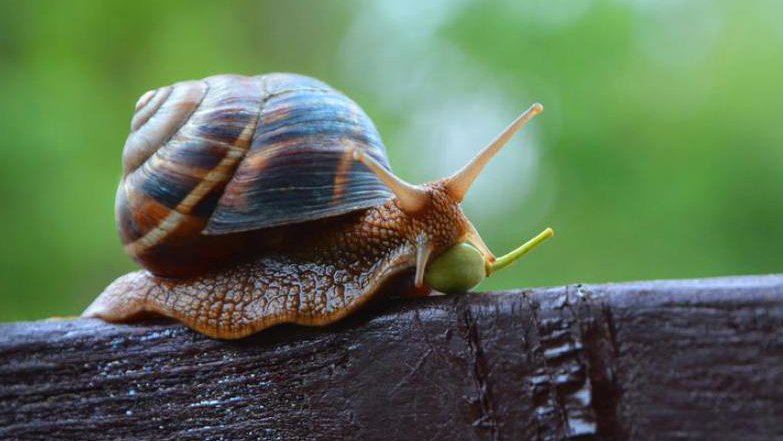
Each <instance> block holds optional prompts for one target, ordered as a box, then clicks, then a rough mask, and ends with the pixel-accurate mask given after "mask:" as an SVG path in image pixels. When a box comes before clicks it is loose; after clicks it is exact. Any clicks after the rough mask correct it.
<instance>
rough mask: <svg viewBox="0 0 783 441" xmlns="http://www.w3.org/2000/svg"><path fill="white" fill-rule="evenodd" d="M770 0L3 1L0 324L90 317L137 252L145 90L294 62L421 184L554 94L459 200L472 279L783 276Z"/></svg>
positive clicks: (776, 31)
mask: <svg viewBox="0 0 783 441" xmlns="http://www.w3.org/2000/svg"><path fill="white" fill-rule="evenodd" d="M781 23H783V3H781V2H778V1H774V0H770V1H747V2H736V1H729V0H726V1H689V2H679V1H658V0H637V1H628V2H624V1H599V0H594V1H591V0H567V1H566V0H561V1H538V2H526V1H521V0H508V1H497V2H481V1H478V0H476V1H471V0H460V1H440V0H439V1H397V0H394V1H392V0H389V1H383V2H381V1H358V0H357V1H342V0H340V1H289V2H279V1H278V2H275V1H263V2H259V1H232V2H207V1H198V2H197V1H187V2H162V1H138V0H136V1H132V2H129V1H89V2H88V1H68V2H64V1H21V0H20V1H5V0H0V231H2V234H3V236H2V239H0V244H2V245H0V246H1V247H2V248H0V320H27V319H37V318H42V317H47V316H50V315H66V314H77V313H79V312H80V311H81V310H82V309H83V308H84V307H85V306H86V305H87V304H88V303H89V302H90V301H91V300H92V299H93V298H94V297H95V296H96V295H97V294H98V293H99V292H100V291H101V289H102V288H103V287H104V286H105V285H106V284H108V283H109V282H110V281H111V280H113V279H114V278H115V277H117V276H119V275H121V274H123V273H124V272H127V271H130V270H133V269H134V268H135V265H134V264H133V263H132V262H131V260H130V259H129V258H127V257H126V256H125V255H124V254H123V252H122V249H121V247H120V244H119V240H118V238H117V235H116V232H115V230H114V218H113V217H114V216H113V200H114V192H115V188H116V184H117V182H118V179H119V173H120V152H121V149H122V145H123V143H124V140H125V137H126V135H127V133H128V130H129V129H128V127H129V122H130V117H131V113H132V109H133V105H134V103H135V102H136V99H137V98H138V97H139V96H140V95H141V94H142V93H143V92H145V91H146V90H148V89H150V88H153V87H157V86H161V85H164V84H168V83H171V82H175V81H179V80H184V79H192V78H200V77H204V76H207V75H212V74H216V73H223V72H235V73H245V74H255V73H263V72H272V71H292V72H299V73H304V74H308V75H312V76H315V77H318V78H320V79H322V80H324V81H326V82H328V83H330V84H332V85H333V86H335V87H337V88H338V89H341V90H342V91H344V92H345V93H346V94H348V95H349V96H351V97H352V98H354V99H355V100H356V101H357V102H358V103H359V104H360V105H362V106H363V107H364V109H365V110H366V111H367V112H368V113H369V115H370V116H371V117H372V118H373V119H374V121H375V122H376V124H377V126H378V128H379V130H380V132H381V133H382V134H383V137H384V140H385V143H386V145H387V148H388V149H389V156H390V160H391V163H392V165H393V167H394V169H395V171H396V172H397V173H398V174H399V175H401V176H402V177H404V178H406V179H408V180H411V181H417V182H418V181H425V180H431V179H435V178H438V177H440V176H443V175H445V174H447V173H450V172H451V171H453V170H454V169H456V168H457V167H459V166H460V165H461V164H462V163H463V162H464V161H466V160H467V159H468V158H469V157H470V156H471V154H472V153H474V152H476V151H477V149H478V148H480V147H481V146H482V145H483V144H484V143H486V142H487V141H489V140H490V139H491V138H492V137H494V136H495V135H496V133H497V132H498V131H499V130H500V129H501V128H503V127H504V126H505V125H506V124H507V123H508V122H509V121H510V120H511V119H512V118H514V117H515V116H516V114H517V113H518V112H519V111H521V110H522V109H523V108H525V107H526V106H528V105H529V104H530V103H532V102H533V101H540V102H542V103H544V105H545V106H546V109H547V110H546V112H545V113H544V114H543V116H542V117H540V118H538V119H536V120H535V121H534V122H533V123H532V124H531V126H529V127H528V128H527V129H525V133H524V134H522V135H520V136H518V137H517V138H516V139H515V140H514V142H513V143H512V145H511V146H510V148H508V149H506V151H504V152H503V153H502V155H501V156H500V157H499V158H498V160H496V161H494V162H493V163H492V164H491V165H490V167H489V169H488V171H487V172H486V173H484V175H483V176H482V177H481V178H480V179H479V181H478V183H477V185H476V187H475V188H474V190H473V191H472V192H471V193H470V195H469V197H468V200H467V201H466V203H465V210H466V212H467V214H468V216H469V217H471V218H472V219H473V220H474V223H475V224H476V225H477V227H478V229H479V230H480V231H481V232H482V234H483V235H484V238H485V240H486V241H487V242H488V244H489V245H490V247H491V248H493V249H494V250H495V251H496V252H497V253H501V252H505V251H506V250H508V249H509V248H511V247H512V246H515V245H516V244H518V243H520V242H521V241H522V240H523V239H524V238H527V237H529V236H531V235H533V234H535V233H537V232H538V231H540V230H541V229H542V228H544V227H546V226H547V225H552V226H553V227H554V228H555V229H556V231H557V235H556V237H555V240H553V241H551V242H549V243H547V244H546V245H545V246H544V247H542V248H541V249H539V250H537V251H536V252H535V253H534V254H531V255H530V256H529V257H527V258H526V259H525V260H524V261H523V262H521V263H519V264H518V265H517V266H515V267H513V268H512V269H509V270H506V271H504V272H503V273H500V274H498V275H497V276H496V277H493V278H492V279H491V280H489V281H487V282H486V283H485V284H484V285H482V287H481V288H482V289H497V288H511V287H520V286H533V285H553V284H564V283H573V282H606V281H622V280H629V279H654V278H678V277H703V276H717V275H729V274H751V273H770V272H780V271H783V176H782V175H781V173H782V172H783V121H781V117H783V26H782V25H781Z"/></svg>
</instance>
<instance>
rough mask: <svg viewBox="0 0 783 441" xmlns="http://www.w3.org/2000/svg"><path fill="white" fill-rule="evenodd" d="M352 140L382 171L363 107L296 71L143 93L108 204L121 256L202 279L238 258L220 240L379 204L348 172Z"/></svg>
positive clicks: (355, 170) (362, 177) (356, 170)
mask: <svg viewBox="0 0 783 441" xmlns="http://www.w3.org/2000/svg"><path fill="white" fill-rule="evenodd" d="M357 144H358V145H359V146H360V148H363V149H366V151H368V153H370V154H371V155H373V156H374V157H376V158H377V159H379V160H381V161H382V162H383V163H384V165H386V159H385V151H384V148H383V144H382V143H381V141H380V137H379V136H378V134H377V131H376V130H375V128H374V126H373V125H372V122H371V121H370V120H369V118H368V117H367V116H366V115H365V114H364V112H363V111H362V110H361V109H360V108H359V107H358V106H357V105H356V104H355V103H353V101H351V100H350V99H348V98H346V97H345V96H344V95H342V94H340V93H339V92H337V91H335V90H334V89H331V88H330V87H329V86H327V85H325V84H323V83H321V82H320V81H317V80H315V79H312V78H308V77H304V76H299V75H292V74H269V75H263V76H256V77H245V76H239V75H218V76H214V77H209V78H206V79H204V80H198V81H187V82H181V83H176V84H174V85H171V86H166V87H162V88H159V89H156V90H153V91H150V92H147V93H145V94H144V95H142V97H141V98H139V100H138V102H137V104H136V111H135V114H134V116H133V119H132V121H131V133H130V135H129V136H128V139H127V141H126V143H125V147H124V150H123V178H122V180H121V182H120V186H119V189H118V192H117V199H116V214H117V222H118V229H119V231H120V237H121V239H122V242H123V244H124V246H125V250H126V252H127V253H128V254H130V255H131V256H132V257H134V258H135V259H136V260H137V261H139V262H140V263H141V264H142V265H144V266H145V267H147V268H148V269H150V270H151V271H153V272H155V273H157V274H160V275H172V276H178V275H182V274H187V273H189V272H192V271H196V272H200V271H202V270H203V269H204V268H208V267H209V266H210V265H211V263H210V262H212V261H215V260H221V259H224V258H225V257H226V255H230V254H232V253H233V252H234V251H232V250H234V248H235V247H234V246H231V244H230V242H231V238H227V237H223V238H219V237H216V235H222V236H232V233H239V232H246V231H254V230H259V229H263V228H267V227H271V226H276V225H283V224H287V223H294V222H302V221H308V220H313V219H318V218H320V217H326V216H333V215H337V214H341V213H345V212H347V211H351V210H355V209H358V208H363V207H367V206H370V205H375V204H377V203H379V202H382V201H383V200H385V199H387V198H388V197H389V193H388V190H387V189H386V188H385V187H383V186H382V184H380V183H379V182H377V179H375V178H374V176H372V175H371V173H369V172H368V171H366V170H362V169H361V167H357V166H356V165H355V164H354V163H353V162H351V163H350V165H348V166H346V165H345V158H346V157H348V155H346V154H345V152H346V151H348V146H349V145H357ZM386 166H387V167H388V165H386ZM346 194H349V196H346ZM233 235H234V236H236V234H233ZM215 245H218V246H215ZM237 246H238V244H237Z"/></svg>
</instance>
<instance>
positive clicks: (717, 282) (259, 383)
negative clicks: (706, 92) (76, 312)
mask: <svg viewBox="0 0 783 441" xmlns="http://www.w3.org/2000/svg"><path fill="white" fill-rule="evenodd" d="M65 438H67V439H120V438H124V439H127V438H148V439H156V440H166V439H181V440H185V439H194V440H202V439H359V440H374V439H410V440H428V439H444V440H452V439H453V440H463V439H464V440H467V439H486V440H494V439H504V440H506V439H508V440H511V439H514V440H528V439H529V440H556V439H579V440H593V439H607V440H614V439H617V440H625V439H635V440H644V439H655V440H668V439H671V440H680V439H694V440H696V439H698V440H765V441H767V440H775V439H783V276H758V277H738V278H719V279H707V280H690V281H669V282H641V283H629V284H619V285H602V286H579V285H576V286H568V287H561V288H547V289H533V290H523V291H518V292H509V293H492V294H481V295H479V294H472V295H464V296H454V297H437V298H430V299H424V300H404V301H403V300H398V301H389V302H385V303H383V304H382V305H377V306H375V307H373V308H372V309H371V310H368V311H364V312H363V313H362V314H360V315H359V316H358V317H355V318H352V319H349V320H347V321H346V322H343V323H341V324H339V325H338V326H334V327H331V328H327V329H314V328H298V327H291V326H289V327H280V328H275V329H272V330H271V331H269V332H265V333H262V334H260V335H258V336H255V337H251V338H249V339H246V340H242V341H239V342H225V341H216V340H210V339H208V338H205V337H202V336H200V335H197V334H194V333H193V332H191V331H189V330H187V329H185V328H183V327H182V326H179V325H177V324H173V323H168V322H157V323H147V324H144V325H133V326H117V325H107V324H104V323H101V322H99V321H97V320H77V321H66V322H33V323H14V324H3V325H0V439H4V440H5V439H23V440H28V439H65Z"/></svg>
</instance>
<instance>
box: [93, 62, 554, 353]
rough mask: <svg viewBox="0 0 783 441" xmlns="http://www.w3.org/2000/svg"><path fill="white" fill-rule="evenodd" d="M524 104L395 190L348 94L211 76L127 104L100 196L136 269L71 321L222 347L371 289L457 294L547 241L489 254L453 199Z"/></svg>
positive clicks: (302, 79)
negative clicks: (150, 321)
mask: <svg viewBox="0 0 783 441" xmlns="http://www.w3.org/2000/svg"><path fill="white" fill-rule="evenodd" d="M542 110H543V107H542V106H541V105H540V104H534V105H533V106H531V107H530V108H529V109H528V110H527V111H525V112H524V113H523V114H522V115H520V116H519V117H518V118H517V119H516V120H514V121H513V122H512V123H511V125H509V126H508V128H506V129H505V130H504V131H503V132H502V133H501V134H500V135H499V136H498V137H497V138H496V139H495V140H494V141H492V142H491V143H490V144H489V145H488V146H487V147H485V148H484V149H483V150H481V151H480V153H478V154H477V155H476V156H475V157H474V158H473V159H472V160H471V161H470V162H468V164H466V165H465V166H464V167H462V168H461V169H460V170H458V171H457V172H456V173H454V174H453V175H451V176H449V177H447V178H443V179H440V180H437V181H434V182H430V183H427V184H423V185H412V184H409V183H407V182H405V181H403V180H402V179H400V178H399V177H397V176H396V175H394V174H393V173H392V171H391V169H390V167H389V164H388V161H387V159H386V152H385V148H384V145H383V143H382V142H381V138H380V136H379V134H378V132H377V130H376V128H375V126H374V125H373V123H372V121H371V120H370V118H369V117H368V116H367V115H366V114H365V113H364V111H363V110H362V109H361V108H360V107H359V106H358V105H357V104H356V103H354V102H353V101H352V100H351V99H349V98H348V97H346V96H345V95H343V94H342V93H340V92H338V91H337V90H335V89H333V88H331V87H330V86H328V85H326V84H324V83H323V82H321V81H318V80H316V79H313V78H309V77H306V76H301V75H295V74H284V73H275V74H266V75H261V76H253V77H247V76H240V75H217V76H212V77H209V78H205V79H203V80H198V81H186V82H180V83H176V84H174V85H171V86H167V87H162V88H159V89H156V90H152V91H149V92H147V93H145V94H144V95H142V96H141V98H139V100H138V102H137V103H136V108H135V113H134V116H133V118H132V120H131V132H130V135H129V136H128V139H127V141H126V143H125V147H124V149H123V174H122V178H121V181H120V184H119V188H118V190H117V196H116V205H115V211H116V218H117V229H118V230H119V235H120V238H121V240H122V243H123V247H124V249H125V252H126V253H127V254H129V255H130V256H131V257H132V258H133V259H134V260H136V261H137V262H138V263H139V264H141V265H142V266H143V267H144V269H143V270H140V271H136V272H132V273H129V274H126V275H124V276H121V277H119V278H118V279H116V280H115V281H114V282H112V283H111V284H110V285H109V286H108V287H107V288H106V289H105V290H104V291H103V292H102V293H101V294H100V295H99V296H98V298H97V299H96V300H95V301H94V302H93V303H92V304H91V305H90V306H89V307H88V308H87V309H86V310H85V311H84V313H83V316H84V317H96V318H100V319H104V320H106V321H109V322H130V321H134V320H136V319H139V318H142V317H145V316H148V315H163V316H168V317H172V318H174V319H177V320H179V321H181V322H183V323H184V324H185V325H186V326H188V327H190V328H192V329H194V330H196V331H198V332H201V333H203V334H206V335H207V336H210V337H214V338H222V339H234V338H240V337H244V336H247V335H249V334H252V333H255V332H258V331H260V330H263V329H266V328H268V327H270V326H273V325H276V324H279V323H296V324H302V325H325V324H329V323H332V322H334V321H336V320H339V319H341V318H343V317H345V316H347V315H349V314H350V313H352V312H353V311H355V310H357V309H358V308H360V307H361V306H362V305H364V304H366V303H367V301H368V300H370V299H372V298H374V297H376V296H378V295H379V294H380V293H383V292H387V291H390V290H391V288H390V287H395V289H394V291H397V292H400V290H401V289H402V290H403V291H404V292H407V293H408V295H427V294H429V293H430V292H431V290H432V289H434V290H437V291H442V292H445V293H455V292H463V291H467V290H469V289H471V288H473V287H475V286H476V285H477V284H478V283H479V282H481V281H482V280H483V279H484V278H485V277H487V276H489V275H491V274H493V273H495V272H496V271H498V270H500V269H502V268H504V267H506V266H508V265H510V264H511V263H513V262H514V261H516V260H517V259H519V258H520V257H521V256H522V255H523V254H525V253H527V252H528V251H529V250H531V249H533V248H534V247H535V246H537V245H538V244H540V243H541V242H543V241H544V240H546V239H547V238H549V237H551V236H552V234H553V233H552V230H551V229H549V228H547V229H546V230H544V231H543V232H542V233H541V234H539V235H538V236H536V237H535V238H533V239H532V240H530V241H528V242H527V243H525V244H524V245H522V246H520V247H519V248H517V249H515V250H513V251H511V252H510V253H508V254H507V255H505V256H502V257H499V258H496V257H495V256H494V255H493V254H492V252H490V250H489V249H488V247H487V246H486V245H485V243H484V241H483V240H482V239H481V236H479V234H478V232H477V231H476V229H475V228H474V227H473V225H472V224H471V223H470V221H469V220H468V219H467V218H466V217H465V215H464V214H463V212H462V210H461V208H460V202H461V201H462V200H463V198H464V197H465V194H466V193H467V192H468V189H469V188H470V186H471V184H472V183H473V181H474V180H475V179H476V177H477V176H478V175H479V173H480V172H481V170H482V168H483V167H484V166H485V165H486V164H487V162H488V161H489V160H490V159H491V158H492V157H493V156H494V155H495V154H496V153H497V152H498V151H499V150H500V149H501V148H502V147H503V145H504V144H506V142H507V141H508V140H509V139H510V138H511V137H512V136H513V135H514V133H516V132H517V131H518V130H519V129H520V128H521V127H522V126H523V125H524V124H525V123H526V122H527V121H528V120H529V119H531V118H532V117H533V116H535V115H536V114H538V113H540V112H541V111H542Z"/></svg>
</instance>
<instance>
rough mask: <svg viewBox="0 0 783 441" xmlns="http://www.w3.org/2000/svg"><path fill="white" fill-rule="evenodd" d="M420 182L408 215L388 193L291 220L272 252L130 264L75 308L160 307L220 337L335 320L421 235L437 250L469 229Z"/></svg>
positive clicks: (97, 312)
mask: <svg viewBox="0 0 783 441" xmlns="http://www.w3.org/2000/svg"><path fill="white" fill-rule="evenodd" d="M426 188H427V189H428V192H429V194H430V196H431V202H430V204H429V206H427V207H425V209H423V210H422V211H421V214H420V215H406V214H405V213H403V212H402V211H401V210H400V209H399V208H398V207H397V203H396V199H391V200H388V201H387V202H386V203H384V204H382V205H379V206H375V207H371V208H369V209H366V210H360V211H358V212H356V213H352V214H348V215H345V216H341V217H339V218H335V219H332V220H328V221H325V222H314V223H310V224H305V225H301V226H299V227H294V230H295V231H294V232H293V234H292V231H291V230H289V231H288V233H286V234H287V236H288V237H287V238H286V240H285V241H284V242H283V243H282V245H281V246H280V247H279V248H278V249H276V250H275V251H274V252H269V253H267V254H265V255H263V254H262V255H261V256H259V257H256V258H255V259H253V260H250V261H249V262H246V263H241V264H237V265H233V266H227V267H225V268H224V269H222V270H219V271H215V272H210V273H207V274H204V275H201V276H196V277H190V278H184V279H166V278H161V277H157V276H155V275H153V274H152V273H150V272H149V271H144V270H143V271H137V272H134V273H130V274H127V275H125V276H122V277H120V278H119V279H117V280H116V281H115V282H113V283H112V284H111V285H109V287H107V288H106V290H105V291H104V292H103V293H102V294H101V295H100V296H99V297H98V298H97V299H96V300H95V301H94V302H93V304H92V305H90V307H89V308H87V310H86V311H85V312H84V314H83V315H84V316H85V317H98V318H102V319H104V320H108V321H113V322H122V321H131V320H134V319H136V318H138V317H140V316H144V315H147V314H150V313H153V314H161V315H164V316H169V317H173V318H175V319H177V320H180V321H182V322H183V323H185V324H186V325H187V326H189V327H191V328H193V329H195V330H197V331H199V332H201V333H203V334H206V335H208V336H211V337H215V338H225V339H232V338H240V337H243V336H246V335H249V334H252V333H254V332H257V331H260V330H262V329H265V328H267V327H270V326H273V325H275V324H278V323H284V322H290V323H298V324H303V325H324V324H328V323H331V322H334V321H336V320H338V319H340V318H342V317H344V316H346V315H348V314H349V313H351V312H352V311H354V310H355V309H357V308H358V307H360V306H361V305H363V304H365V303H366V302H367V301H368V300H370V299H371V298H373V297H375V296H376V295H377V294H379V293H381V292H383V288H384V285H385V283H386V282H388V281H390V280H392V279H393V278H394V276H395V275H398V274H400V273H402V272H405V271H409V270H410V269H411V268H412V267H414V266H415V263H416V241H417V238H419V237H421V235H425V236H426V237H427V238H428V239H429V241H430V243H431V244H432V246H433V255H438V254H440V253H442V252H443V251H444V250H446V249H448V248H449V247H450V246H452V245H453V244H455V243H458V242H459V241H461V240H462V238H463V237H464V236H465V235H466V234H467V232H468V231H469V229H470V228H471V227H470V223H469V221H468V220H467V219H466V218H465V216H464V214H463V213H462V211H461V209H460V207H459V204H458V202H456V201H454V200H453V199H451V197H450V196H449V195H448V194H447V192H446V191H444V190H443V188H442V187H441V186H440V185H439V183H437V182H436V183H433V184H430V185H428V186H427V187H426Z"/></svg>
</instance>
